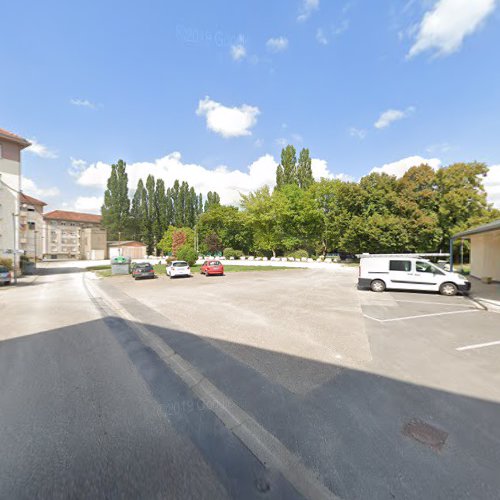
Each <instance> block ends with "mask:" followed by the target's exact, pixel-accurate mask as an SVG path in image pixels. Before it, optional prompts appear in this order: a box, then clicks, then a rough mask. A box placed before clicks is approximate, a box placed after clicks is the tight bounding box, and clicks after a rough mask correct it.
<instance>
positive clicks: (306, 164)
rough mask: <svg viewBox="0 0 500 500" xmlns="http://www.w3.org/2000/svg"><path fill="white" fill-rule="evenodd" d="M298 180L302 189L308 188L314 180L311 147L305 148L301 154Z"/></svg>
mask: <svg viewBox="0 0 500 500" xmlns="http://www.w3.org/2000/svg"><path fill="white" fill-rule="evenodd" d="M297 181H298V184H299V187H300V188H302V189H308V188H309V187H310V186H311V185H312V184H313V182H314V177H313V173H312V164H311V157H310V156H309V149H307V148H303V149H302V151H301V152H300V155H299V163H298V165H297Z"/></svg>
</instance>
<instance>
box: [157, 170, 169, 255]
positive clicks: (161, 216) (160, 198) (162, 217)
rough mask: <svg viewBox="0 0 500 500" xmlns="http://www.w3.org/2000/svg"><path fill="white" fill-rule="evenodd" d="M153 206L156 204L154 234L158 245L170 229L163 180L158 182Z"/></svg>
mask: <svg viewBox="0 0 500 500" xmlns="http://www.w3.org/2000/svg"><path fill="white" fill-rule="evenodd" d="M153 204H154V213H153V234H154V239H155V243H156V244H157V243H158V242H159V241H160V240H161V239H162V237H163V234H164V233H165V231H166V230H167V227H168V221H167V195H166V192H165V182H164V180H163V179H158V180H157V181H156V188H155V193H154V200H153ZM157 250H158V249H157ZM157 253H158V251H157Z"/></svg>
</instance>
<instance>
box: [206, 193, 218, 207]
mask: <svg viewBox="0 0 500 500" xmlns="http://www.w3.org/2000/svg"><path fill="white" fill-rule="evenodd" d="M219 205H220V196H219V194H218V193H217V192H216V191H213V192H212V191H209V192H208V193H207V199H206V201H205V209H204V211H205V212H208V211H209V210H210V209H212V208H214V207H218V206H219Z"/></svg>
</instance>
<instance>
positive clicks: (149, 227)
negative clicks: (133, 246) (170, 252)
mask: <svg viewBox="0 0 500 500" xmlns="http://www.w3.org/2000/svg"><path fill="white" fill-rule="evenodd" d="M143 210H144V215H145V218H144V219H143V242H144V243H145V244H146V246H147V252H148V255H152V254H153V253H154V250H155V243H156V242H155V233H154V220H155V213H156V210H155V178H154V177H153V176H152V175H151V174H150V175H148V177H147V179H146V189H145V190H144V196H143Z"/></svg>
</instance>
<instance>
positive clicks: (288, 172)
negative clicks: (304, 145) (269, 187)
mask: <svg viewBox="0 0 500 500" xmlns="http://www.w3.org/2000/svg"><path fill="white" fill-rule="evenodd" d="M280 167H281V169H280ZM278 172H281V173H279V175H278ZM278 177H279V179H278ZM278 181H279V184H278ZM298 183H299V182H298V178H297V153H296V151H295V148H294V147H293V146H292V145H290V144H289V145H288V146H286V147H285V148H283V149H282V150H281V163H280V165H278V171H277V174H276V188H277V189H280V188H281V187H283V186H286V185H287V184H298Z"/></svg>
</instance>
